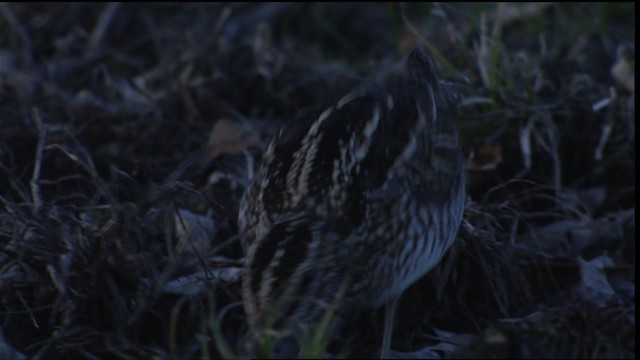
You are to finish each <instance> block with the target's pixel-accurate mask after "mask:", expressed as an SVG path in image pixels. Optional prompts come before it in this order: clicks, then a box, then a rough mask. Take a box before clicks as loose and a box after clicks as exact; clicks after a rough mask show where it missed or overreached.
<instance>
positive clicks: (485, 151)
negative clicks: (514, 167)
mask: <svg viewBox="0 0 640 360" xmlns="http://www.w3.org/2000/svg"><path fill="white" fill-rule="evenodd" d="M502 161H503V159H502V151H501V150H500V145H498V144H487V145H484V146H481V147H480V148H478V149H476V150H475V151H472V152H471V154H470V155H469V158H468V159H467V169H469V170H493V169H495V168H497V167H498V165H500V164H501V163H502Z"/></svg>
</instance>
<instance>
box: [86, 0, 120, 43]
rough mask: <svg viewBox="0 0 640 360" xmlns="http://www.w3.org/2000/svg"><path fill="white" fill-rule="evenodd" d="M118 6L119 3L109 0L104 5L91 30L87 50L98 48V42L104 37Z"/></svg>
mask: <svg viewBox="0 0 640 360" xmlns="http://www.w3.org/2000/svg"><path fill="white" fill-rule="evenodd" d="M119 7H120V4H119V3H115V2H110V3H108V4H107V5H106V6H105V7H104V9H103V10H102V13H101V14H100V18H99V19H98V22H97V23H96V26H95V28H94V29H93V32H91V39H90V40H89V48H88V51H89V52H94V51H96V50H97V49H98V46H100V43H101V42H102V40H103V39H104V37H105V34H106V33H107V30H108V29H109V26H110V25H111V22H112V20H113V17H114V15H115V14H116V11H117V10H118V8H119Z"/></svg>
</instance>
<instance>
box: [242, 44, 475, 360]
mask: <svg viewBox="0 0 640 360" xmlns="http://www.w3.org/2000/svg"><path fill="white" fill-rule="evenodd" d="M458 98H459V96H458V92H457V91H455V90H454V86H453V85H450V84H449V83H447V82H445V81H442V80H439V79H438V77H437V75H436V73H435V70H434V65H433V63H432V62H431V60H430V59H429V58H428V57H427V56H426V55H424V53H422V51H420V50H414V51H413V52H412V54H411V55H410V57H409V59H408V64H407V74H406V78H405V80H404V81H403V82H401V83H400V84H397V85H395V86H389V87H382V86H380V87H376V86H369V87H367V88H363V89H359V90H356V91H353V92H351V93H349V94H347V95H345V96H344V97H342V98H341V99H340V100H338V101H337V102H336V103H335V104H333V105H331V106H329V107H326V108H325V109H322V110H321V111H318V112H317V113H309V114H306V115H303V116H301V117H300V118H298V119H296V121H294V122H292V123H291V124H289V125H288V126H286V127H284V128H283V129H282V130H281V131H280V133H279V134H278V135H277V136H276V138H275V139H274V140H273V141H272V142H271V144H270V145H269V147H268V148H267V150H266V151H265V153H264V156H263V160H262V164H261V165H260V167H259V168H258V170H257V172H256V175H255V177H254V178H253V180H252V182H251V184H250V185H249V187H248V189H247V191H246V193H245V195H244V197H243V199H242V202H241V205H240V216H239V228H240V235H241V240H242V244H243V246H244V249H245V252H246V263H245V274H244V278H243V284H242V295H243V300H244V304H245V309H246V313H247V316H248V319H249V325H250V328H251V329H252V333H253V334H254V341H257V342H258V343H259V342H261V341H263V340H264V339H265V338H264V337H265V336H268V335H267V333H271V334H272V333H273V332H272V331H271V332H265V331H264V330H265V329H267V328H268V329H278V330H286V329H289V331H291V329H294V328H295V327H296V326H308V325H313V324H318V323H319V322H320V320H321V319H323V316H324V315H325V314H326V313H327V311H329V310H337V312H336V314H337V315H338V318H340V317H344V316H345V315H347V314H348V313H350V312H353V311H357V310H360V309H365V308H375V307H378V306H380V305H383V304H385V303H386V304H388V306H387V312H386V323H385V333H384V337H383V345H382V356H383V357H384V356H386V354H388V350H389V345H390V339H391V330H392V325H393V317H394V310H395V305H396V303H397V299H398V298H399V297H400V295H401V294H402V292H403V291H404V290H405V289H406V288H407V287H408V286H409V285H411V284H412V283H413V282H415V281H416V280H417V279H419V278H420V277H421V276H423V275H424V274H425V273H426V272H427V271H429V270H430V269H431V268H433V267H434V266H435V265H436V264H437V263H438V262H439V261H440V259H441V258H442V256H443V255H444V253H445V252H446V251H447V249H448V248H449V247H450V246H451V244H452V242H453V241H454V239H455V235H456V231H457V229H458V227H459V225H460V221H461V218H462V212H463V208H464V198H465V195H464V193H465V192H464V169H463V157H462V153H461V151H460V147H459V143H458V135H457V131H456V127H455V121H456V118H457V99H458ZM297 329H299V328H297Z"/></svg>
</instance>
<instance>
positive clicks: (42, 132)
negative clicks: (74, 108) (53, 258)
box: [29, 108, 47, 215]
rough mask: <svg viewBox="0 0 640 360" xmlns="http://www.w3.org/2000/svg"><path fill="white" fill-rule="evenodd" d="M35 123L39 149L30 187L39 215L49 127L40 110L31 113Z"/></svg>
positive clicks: (34, 109)
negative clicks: (41, 178)
mask: <svg viewBox="0 0 640 360" xmlns="http://www.w3.org/2000/svg"><path fill="white" fill-rule="evenodd" d="M31 112H32V114H31V116H32V117H33V121H35V123H36V127H37V129H38V147H37V148H36V161H35V164H34V165H33V174H32V175H31V181H30V182H29V186H30V187H31V200H32V201H33V214H34V215H35V214H38V212H39V211H40V207H41V206H42V199H41V197H40V184H39V181H40V172H41V171H42V154H43V153H44V145H45V142H46V137H47V127H46V125H45V124H44V123H43V122H42V118H41V117H40V113H39V112H38V109H36V108H33V110H32V111H31Z"/></svg>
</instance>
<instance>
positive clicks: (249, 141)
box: [0, 3, 636, 359]
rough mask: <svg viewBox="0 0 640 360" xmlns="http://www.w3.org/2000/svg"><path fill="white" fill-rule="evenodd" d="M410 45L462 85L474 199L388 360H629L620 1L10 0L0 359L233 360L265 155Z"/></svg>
mask: <svg viewBox="0 0 640 360" xmlns="http://www.w3.org/2000/svg"><path fill="white" fill-rule="evenodd" d="M415 43H417V44H420V46H423V47H424V48H425V49H426V50H427V52H429V53H430V55H431V56H432V57H433V58H434V59H435V61H436V63H437V64H438V67H439V68H440V70H441V73H442V74H443V75H444V76H445V77H447V78H449V79H451V80H453V81H458V82H461V83H464V82H466V83H467V85H466V91H465V99H464V101H463V104H462V108H461V115H462V116H461V120H460V123H459V129H460V131H461V137H462V141H463V144H464V151H465V154H466V156H467V158H468V164H467V165H468V166H467V168H468V170H467V172H468V182H467V188H468V195H469V202H468V204H467V209H466V213H465V220H464V224H463V226H462V228H461V231H460V232H459V241H458V242H457V244H456V245H455V246H454V248H453V249H452V250H451V251H450V253H449V254H448V256H447V257H446V258H445V259H444V261H443V262H442V264H441V266H439V267H438V268H436V269H435V270H434V271H433V272H432V273H431V274H429V275H427V276H426V277H425V278H423V279H422V280H420V281H419V282H417V283H416V284H414V286H412V287H411V288H410V289H409V290H408V291H407V293H406V294H405V295H404V296H403V298H402V300H401V304H400V309H399V313H398V318H397V320H396V328H395V333H394V342H393V348H394V349H395V350H398V351H417V350H418V349H423V350H422V352H421V353H419V354H416V356H422V357H435V356H454V357H455V356H458V357H460V356H462V357H522V358H537V357H551V358H558V357H560V358H562V357H573V358H634V357H635V174H636V172H635V171H636V169H635V105H634V96H635V95H634V94H635V93H634V84H635V4H633V3H625V4H622V3H615V4H614V3H608V4H574V3H571V4H517V5H516V4H503V5H486V4H485V5H475V4H413V5H405V6H402V5H395V4H393V5H392V4H294V3H285V4H273V3H267V4H235V5H227V4H185V5H182V4H180V5H178V4H173V5H169V4H157V5H147V4H120V5H116V4H18V3H11V4H0V204H1V205H2V206H1V207H0V357H1V358H24V357H25V356H26V357H28V358H46V359H52V358H78V357H84V358H151V357H156V358H168V357H173V358H194V357H203V358H218V357H220V356H225V357H231V356H242V354H243V341H244V336H245V334H246V331H247V328H246V324H245V318H244V312H243V309H242V305H241V297H240V286H239V282H238V278H239V274H240V270H239V269H240V266H241V258H242V250H241V248H240V245H239V242H238V239H237V229H236V225H235V222H236V212H237V208H238V202H239V199H240V196H241V194H242V191H243V189H244V187H245V186H246V184H247V180H248V178H249V177H250V175H251V172H252V169H253V167H254V165H255V163H256V162H257V161H258V160H259V158H260V154H261V152H262V150H263V149H264V147H265V145H266V144H267V143H268V141H269V139H270V137H271V136H273V134H274V133H275V132H276V131H277V130H278V128H279V126H280V125H281V124H283V123H284V122H287V121H292V120H293V119H294V117H295V115H296V113H297V112H298V111H299V110H301V109H304V108H306V107H309V106H318V104H322V103H323V102H325V101H328V100H331V99H333V98H335V97H336V96H339V95H341V94H343V93H344V92H346V91H348V90H349V89H351V88H352V87H354V86H358V85H359V84H361V83H362V82H363V81H371V80H373V81H378V82H385V81H389V80H390V79H392V78H394V77H397V76H400V75H401V72H402V66H403V64H404V60H405V58H406V55H407V54H408V53H409V51H410V50H411V47H412V44H415ZM382 324H383V311H381V310H377V311H371V312H368V313H365V314H362V315H360V316H358V317H356V318H355V319H352V320H350V321H349V323H347V324H346V328H345V330H344V331H343V336H342V337H340V339H339V340H335V341H333V342H331V343H330V344H329V347H328V349H327V351H328V352H329V353H331V354H334V355H338V356H347V355H348V356H352V357H357V356H371V355H375V352H376V350H377V349H378V348H379V346H380V343H381V340H380V339H381V334H382ZM309 351H311V352H310V353H312V354H313V353H314V352H313V351H316V352H315V354H323V352H322V351H324V349H319V350H318V349H310V350H309ZM318 351H319V352H318Z"/></svg>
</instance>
